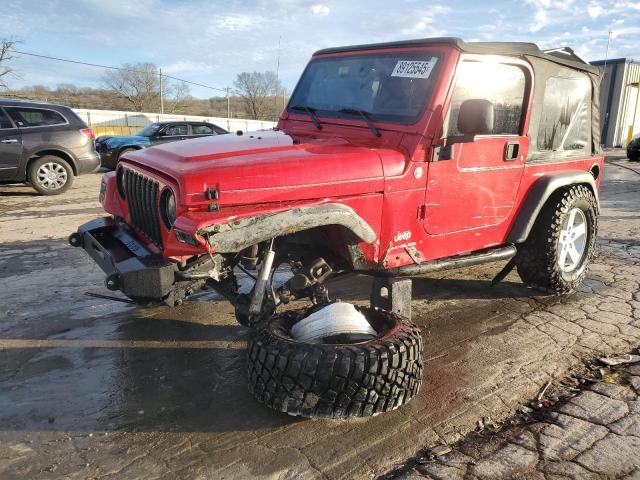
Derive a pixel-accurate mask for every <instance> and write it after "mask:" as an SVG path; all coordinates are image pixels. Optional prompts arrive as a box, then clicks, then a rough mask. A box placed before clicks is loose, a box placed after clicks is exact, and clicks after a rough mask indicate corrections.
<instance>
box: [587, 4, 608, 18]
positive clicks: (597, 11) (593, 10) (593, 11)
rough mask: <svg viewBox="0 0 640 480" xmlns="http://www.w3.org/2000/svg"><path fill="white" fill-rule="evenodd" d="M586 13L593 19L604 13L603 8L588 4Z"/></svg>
mask: <svg viewBox="0 0 640 480" xmlns="http://www.w3.org/2000/svg"><path fill="white" fill-rule="evenodd" d="M587 13H588V14H589V16H590V17H591V18H594V19H595V18H598V17H599V16H600V15H602V14H603V13H604V8H602V5H598V4H597V3H590V4H589V6H587Z"/></svg>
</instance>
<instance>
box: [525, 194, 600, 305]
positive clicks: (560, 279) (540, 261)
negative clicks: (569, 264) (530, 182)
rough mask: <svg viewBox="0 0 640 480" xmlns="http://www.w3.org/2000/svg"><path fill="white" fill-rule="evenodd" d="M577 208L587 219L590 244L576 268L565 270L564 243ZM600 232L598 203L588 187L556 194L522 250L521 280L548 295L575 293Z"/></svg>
mask: <svg viewBox="0 0 640 480" xmlns="http://www.w3.org/2000/svg"><path fill="white" fill-rule="evenodd" d="M574 209H579V210H580V211H581V212H582V214H583V216H584V219H585V220H586V241H585V245H584V253H583V254H582V257H581V259H580V261H579V262H578V264H577V266H576V268H575V269H573V270H571V271H564V270H563V269H562V268H560V262H559V252H560V249H561V242H560V240H561V236H562V235H563V228H564V226H565V225H566V224H567V222H568V220H569V216H570V212H571V211H572V210H574ZM597 229H598V204H597V201H596V198H595V196H594V195H593V192H592V191H591V190H590V189H589V188H588V187H586V186H584V185H575V186H572V187H570V188H568V189H565V190H560V191H558V192H555V193H554V194H553V195H552V196H551V197H550V198H549V200H548V201H547V203H546V204H545V206H544V207H543V209H542V211H541V212H540V214H539V215H538V218H537V219H536V223H535V224H534V226H533V229H532V230H531V233H530V234H529V237H528V238H527V241H526V242H525V243H524V244H522V245H521V246H520V247H519V248H518V254H517V256H516V266H517V269H518V274H519V275H520V278H521V279H522V281H523V282H524V283H526V284H528V285H530V286H532V287H536V288H538V289H540V290H543V291H546V292H550V293H557V294H566V293H571V292H573V291H574V290H575V289H576V288H577V287H578V286H579V285H580V283H581V282H582V281H583V280H584V277H585V275H586V274H587V267H588V265H589V262H590V261H591V259H592V258H593V255H594V253H595V243H596V233H597Z"/></svg>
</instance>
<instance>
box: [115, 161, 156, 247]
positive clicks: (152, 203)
mask: <svg viewBox="0 0 640 480" xmlns="http://www.w3.org/2000/svg"><path fill="white" fill-rule="evenodd" d="M123 180H124V181H123V183H124V191H125V195H126V197H127V203H128V205H129V214H130V215H131V223H132V226H133V227H134V228H135V229H136V230H139V231H140V232H142V233H144V234H145V235H146V236H147V237H149V238H150V239H151V240H152V241H153V243H155V244H156V245H158V246H159V247H162V235H161V234H160V216H159V215H158V193H159V191H160V187H159V185H158V182H156V181H155V180H152V179H150V178H147V177H145V176H144V175H141V174H139V173H138V172H134V171H132V170H129V169H127V168H125V169H124V174H123Z"/></svg>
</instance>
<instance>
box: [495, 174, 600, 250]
mask: <svg viewBox="0 0 640 480" xmlns="http://www.w3.org/2000/svg"><path fill="white" fill-rule="evenodd" d="M571 185H587V186H588V187H589V188H590V189H591V190H592V192H593V194H594V195H595V197H596V202H597V203H598V206H599V205H600V201H599V200H598V189H597V187H596V181H595V179H594V178H593V175H591V174H590V173H589V172H585V171H583V170H574V171H570V172H562V173H552V174H548V175H545V176H543V177H541V178H540V179H538V180H537V181H536V182H535V183H534V184H533V186H532V187H531V189H530V190H529V193H528V194H527V197H526V199H525V201H524V203H523V205H522V208H521V209H520V211H519V212H518V216H517V218H516V220H515V222H514V224H513V227H512V228H511V231H510V232H509V236H508V237H507V241H506V243H512V244H517V243H522V242H524V241H525V240H526V239H527V237H528V236H529V232H530V231H531V229H532V228H533V224H534V223H535V221H536V219H537V218H538V214H539V213H540V210H542V207H543V206H544V204H545V203H546V202H547V200H549V197H550V196H551V195H552V194H553V193H554V192H555V191H557V190H558V189H561V188H564V187H568V186H571Z"/></svg>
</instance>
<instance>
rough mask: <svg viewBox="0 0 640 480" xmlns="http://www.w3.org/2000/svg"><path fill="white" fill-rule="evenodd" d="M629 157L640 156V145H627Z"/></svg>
mask: <svg viewBox="0 0 640 480" xmlns="http://www.w3.org/2000/svg"><path fill="white" fill-rule="evenodd" d="M627 158H640V145H634V146H631V145H629V146H628V147H627Z"/></svg>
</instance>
